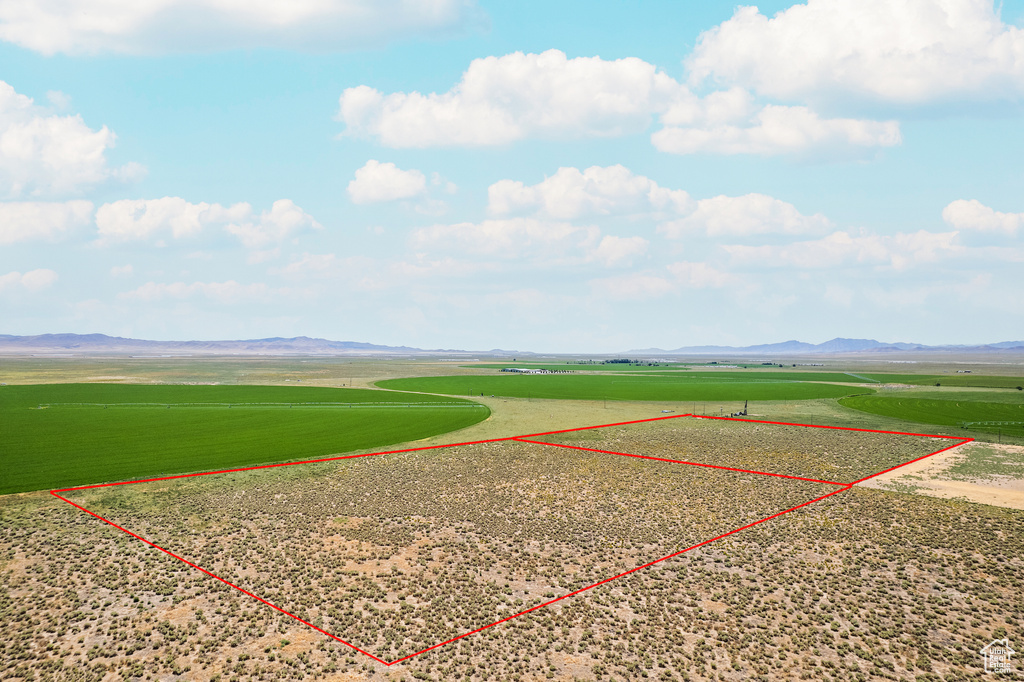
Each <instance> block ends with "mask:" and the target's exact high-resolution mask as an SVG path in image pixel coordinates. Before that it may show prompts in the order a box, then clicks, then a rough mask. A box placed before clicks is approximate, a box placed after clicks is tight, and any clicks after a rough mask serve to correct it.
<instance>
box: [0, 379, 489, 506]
mask: <svg viewBox="0 0 1024 682" xmlns="http://www.w3.org/2000/svg"><path fill="white" fill-rule="evenodd" d="M489 414H490V411H489V410H488V409H487V408H486V407H484V406H482V405H478V404H476V403H472V402H470V401H468V400H463V399H460V398H448V399H438V398H436V397H433V396H424V395H420V394H415V393H397V392H393V391H373V390H365V389H364V390H359V389H345V388H314V387H309V388H307V387H290V386H169V385H155V386H145V385H120V384H113V385H107V384H42V385H31V386H3V387H0V420H2V423H3V446H2V448H0V494H5V493H12V492H22V491H27V490H40V489H50V488H57V487H66V486H71V485H82V484H88V483H101V482H105V481H117V480H124V479H130V478H146V477H151V476H161V475H167V474H177V473H185V472H192V471H204V470H205V471H208V470H213V469H226V468H232V467H241V466H251V465H254V464H264V463H267V462H280V461H288V460H295V459H309V458H314V457H324V456H327V455H330V454H333V453H339V452H349V451H352V450H356V449H365V448H371V447H377V446H383V445H389V444H392V443H401V442H405V441H410V440H415V439H419V438H425V437H427V436H432V435H435V434H438V433H444V432H447V431H452V430H455V429H460V428H464V427H466V426H469V425H471V424H475V423H477V422H479V421H482V420H483V419H486V418H487V416H488V415H489Z"/></svg>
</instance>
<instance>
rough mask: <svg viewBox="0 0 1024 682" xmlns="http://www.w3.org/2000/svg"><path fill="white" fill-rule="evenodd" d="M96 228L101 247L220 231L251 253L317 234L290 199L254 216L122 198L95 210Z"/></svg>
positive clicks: (249, 211)
mask: <svg viewBox="0 0 1024 682" xmlns="http://www.w3.org/2000/svg"><path fill="white" fill-rule="evenodd" d="M96 227H97V229H98V231H99V235H100V240H101V241H102V242H104V243H109V242H123V241H136V240H141V239H149V238H163V237H171V238H174V239H184V238H188V237H194V236H197V235H199V234H200V233H202V232H203V231H204V230H205V229H206V228H207V227H219V228H222V229H223V230H224V231H226V232H227V233H229V234H232V235H234V236H236V237H237V238H238V239H239V240H241V242H242V243H243V244H244V245H245V246H246V247H247V248H250V249H258V248H262V247H265V246H268V245H270V244H275V243H278V242H280V241H282V240H284V239H286V238H288V237H290V236H291V235H293V234H295V233H297V232H300V231H304V230H308V229H320V228H321V225H320V224H319V223H317V222H316V220H314V219H313V217H312V216H311V215H309V214H308V213H306V212H305V211H303V210H302V209H301V208H299V207H298V206H296V205H295V203H294V202H292V201H291V200H290V199H279V200H277V201H275V202H274V203H273V205H272V206H271V208H270V210H269V211H262V212H261V213H259V214H256V213H255V212H254V211H253V208H252V206H250V205H249V204H247V203H244V202H242V203H238V204H234V205H233V206H221V205H220V204H208V203H205V202H202V203H198V204H193V203H190V202H188V201H186V200H185V199H182V198H181V197H163V198H161V199H123V200H121V201H115V202H112V203H109V204H104V205H102V206H100V207H99V209H98V210H97V211H96Z"/></svg>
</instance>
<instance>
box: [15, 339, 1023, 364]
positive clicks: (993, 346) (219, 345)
mask: <svg viewBox="0 0 1024 682" xmlns="http://www.w3.org/2000/svg"><path fill="white" fill-rule="evenodd" d="M894 351H901V352H914V351H970V352H993V353H996V352H1007V351H1011V352H1024V341H1002V342H1000V343H990V344H985V345H978V346H966V345H965V346H926V345H924V344H920V343H903V342H900V343H883V342H880V341H875V340H874V339H842V338H837V339H832V340H831V341H826V342H825V343H818V344H814V343H805V342H803V341H783V342H781V343H765V344H760V345H756V346H684V347H682V348H676V349H674V350H664V349H662V348H643V349H638V350H631V351H627V352H626V353H623V354H622V355H630V356H637V355H641V356H642V355H762V356H763V355H815V354H819V353H820V354H831V353H865V352H869V353H875V352H877V353H885V352H894ZM35 353H38V354H48V355H56V354H59V355H66V354H70V355H101V354H104V353H106V354H116V355H134V354H139V355H351V356H381V357H387V356H399V355H400V356H418V355H423V356H436V355H451V356H455V357H461V356H465V358H466V359H467V360H468V359H470V358H471V356H486V357H491V358H503V357H508V356H512V357H515V356H519V357H530V356H535V355H536V353H534V352H530V351H517V350H502V349H500V348H495V349H492V350H477V351H467V350H460V349H456V348H433V349H423V348H413V347H411V346H382V345H377V344H373V343H365V342H361V341H331V340H329V339H314V338H310V337H308V336H295V337H291V338H283V337H279V336H275V337H271V338H267V339H245V340H235V341H231V340H224V341H151V340H146V339H129V338H124V337H121V336H107V335H106V334H39V335H37V336H12V335H9V334H0V354H7V355H12V354H35ZM598 355H605V354H598Z"/></svg>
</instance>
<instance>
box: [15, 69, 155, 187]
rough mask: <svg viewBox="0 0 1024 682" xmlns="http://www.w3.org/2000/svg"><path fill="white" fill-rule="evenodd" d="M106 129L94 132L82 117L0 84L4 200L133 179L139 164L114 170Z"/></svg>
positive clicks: (138, 172) (111, 136)
mask: <svg viewBox="0 0 1024 682" xmlns="http://www.w3.org/2000/svg"><path fill="white" fill-rule="evenodd" d="M114 138H115V136H114V133H113V132H111V131H110V130H109V129H108V128H107V127H106V126H103V127H102V128H100V129H99V130H93V129H92V128H90V127H89V126H87V125H86V124H85V122H84V121H83V120H82V117H81V116H78V115H74V116H56V115H52V114H50V113H49V112H48V111H47V110H46V109H45V108H43V107H40V106H37V105H36V104H35V103H34V102H33V100H32V98H31V97H26V96H25V95H21V94H19V93H17V92H15V90H14V88H13V87H11V86H10V85H9V84H7V83H5V82H3V81H0V196H7V197H11V198H17V197H23V196H52V195H62V194H75V193H78V192H81V191H82V190H84V189H86V188H88V187H90V186H92V185H95V184H97V183H100V182H103V181H105V180H108V179H110V178H117V179H122V180H131V179H134V178H136V177H138V176H139V175H141V174H142V173H143V172H144V169H143V168H142V166H140V165H138V164H133V163H132V164H127V165H125V166H123V167H121V168H117V169H113V168H110V167H109V166H108V165H107V159H106V152H107V150H108V149H110V148H111V147H113V146H114Z"/></svg>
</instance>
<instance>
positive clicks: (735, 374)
mask: <svg viewBox="0 0 1024 682" xmlns="http://www.w3.org/2000/svg"><path fill="white" fill-rule="evenodd" d="M511 367H514V368H516V369H546V370H550V371H559V370H561V371H565V370H569V371H571V372H575V373H579V374H582V373H595V372H611V373H630V372H632V373H642V374H643V376H671V377H679V378H682V379H684V380H685V381H690V382H710V383H725V382H739V383H751V382H759V381H826V382H838V383H848V384H873V383H879V382H878V380H877V379H874V378H872V375H868V374H850V373H847V372H799V371H788V370H787V369H786V368H783V367H779V368H775V369H772V368H769V367H765V368H764V369H719V370H706V369H704V368H705V367H706V366H705V365H702V366H701V369H691V368H689V367H685V366H683V365H661V366H658V367H636V366H632V365H560V364H551V363H542V364H529V363H522V362H519V363H515V364H505V365H466V366H465V367H464V369H494V370H498V372H497V373H498V374H506V373H505V372H501V370H502V369H505V368H511ZM702 370H703V371H702ZM507 374H511V372H508V373H507ZM874 376H877V375H874Z"/></svg>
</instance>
